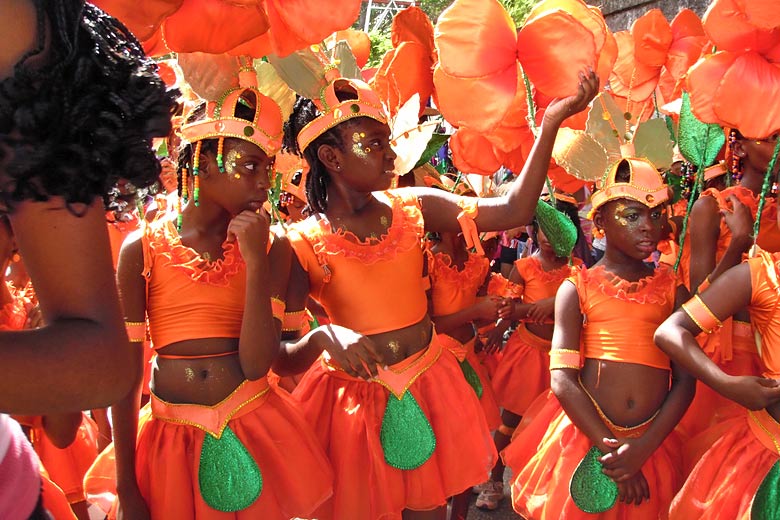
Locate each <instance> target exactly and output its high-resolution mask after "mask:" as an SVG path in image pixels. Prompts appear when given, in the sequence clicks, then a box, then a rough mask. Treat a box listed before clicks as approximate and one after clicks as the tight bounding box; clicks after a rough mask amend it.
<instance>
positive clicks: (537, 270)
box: [528, 256, 572, 285]
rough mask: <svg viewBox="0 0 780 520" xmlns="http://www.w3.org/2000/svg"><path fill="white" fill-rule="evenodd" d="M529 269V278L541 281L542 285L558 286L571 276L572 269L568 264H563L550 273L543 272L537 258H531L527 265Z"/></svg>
mask: <svg viewBox="0 0 780 520" xmlns="http://www.w3.org/2000/svg"><path fill="white" fill-rule="evenodd" d="M528 265H529V267H530V268H531V271H532V272H531V276H532V277H533V278H534V279H536V280H539V281H541V282H542V283H543V284H544V285H551V284H558V285H560V284H561V282H563V281H564V280H565V279H566V278H568V277H569V276H571V271H572V267H571V266H570V265H568V264H564V265H562V266H560V267H558V268H555V269H553V270H551V271H545V270H544V269H543V268H542V262H541V260H539V259H538V258H537V257H535V256H532V257H531V261H530V262H529V263H528Z"/></svg>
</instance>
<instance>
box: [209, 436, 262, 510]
mask: <svg viewBox="0 0 780 520" xmlns="http://www.w3.org/2000/svg"><path fill="white" fill-rule="evenodd" d="M198 484H199V485H200V494H201V496H202V497H203V500H204V501H205V502H206V503H207V504H208V505H209V506H211V507H213V508H214V509H216V510H217V511H224V512H228V513H229V512H234V511H241V510H242V509H246V508H247V507H249V506H250V505H252V503H254V501H255V500H257V498H258V497H259V496H260V493H262V491H263V475H262V474H261V473H260V468H259V467H258V466H257V463H256V462H255V460H254V459H253V458H252V455H250V454H249V452H248V451H247V449H246V447H244V445H243V444H242V443H241V441H240V440H239V439H238V437H236V434H235V433H233V431H232V430H231V429H230V427H229V426H226V427H225V430H224V431H223V432H222V436H221V437H220V438H219V439H217V438H215V437H213V436H212V435H210V434H208V433H207V434H206V435H205V436H204V438H203V447H202V448H201V451H200V464H199V467H198Z"/></svg>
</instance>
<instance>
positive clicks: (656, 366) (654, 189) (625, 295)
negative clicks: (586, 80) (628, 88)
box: [504, 159, 694, 520]
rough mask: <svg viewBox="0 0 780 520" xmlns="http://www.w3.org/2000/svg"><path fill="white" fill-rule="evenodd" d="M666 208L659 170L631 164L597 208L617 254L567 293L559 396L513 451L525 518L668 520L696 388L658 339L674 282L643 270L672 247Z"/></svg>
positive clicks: (620, 169)
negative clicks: (665, 245)
mask: <svg viewBox="0 0 780 520" xmlns="http://www.w3.org/2000/svg"><path fill="white" fill-rule="evenodd" d="M667 198H668V191H667V188H666V186H665V185H664V184H663V181H662V180H661V178H660V176H659V175H658V173H657V172H656V170H655V168H654V167H653V166H652V165H651V164H650V163H648V162H646V161H642V160H639V159H624V160H622V161H620V162H618V163H617V164H615V165H614V166H612V168H611V169H610V171H609V172H608V174H607V177H606V183H605V186H604V187H603V189H602V190H601V191H598V192H596V193H595V194H594V195H593V197H592V199H591V200H592V203H593V210H594V212H595V215H594V218H593V220H594V224H595V225H596V227H597V228H598V229H600V230H603V232H604V234H605V236H606V237H607V249H606V251H605V254H604V257H603V258H602V260H600V261H599V263H598V264H596V266H594V267H593V268H590V269H581V270H580V271H579V272H578V273H577V275H576V276H574V277H572V278H570V279H569V280H568V281H567V282H565V283H563V284H562V285H561V287H560V289H559V290H558V293H557V295H556V299H555V331H554V333H553V339H552V351H551V352H550V370H551V386H552V392H553V393H554V395H555V398H553V397H552V396H551V397H550V398H549V400H548V401H547V403H546V405H545V406H544V407H543V408H542V409H541V410H539V411H538V413H537V415H536V417H535V419H534V420H533V421H532V422H530V424H528V425H527V426H526V427H525V428H524V429H523V430H522V431H520V433H519V434H517V435H516V437H515V438H514V439H513V441H512V444H511V445H510V446H509V447H508V448H507V449H506V450H505V451H504V460H505V462H506V463H507V465H508V466H510V467H511V468H512V469H513V473H514V475H515V477H514V480H513V483H512V500H513V505H514V508H515V510H516V511H517V512H518V513H520V514H521V515H523V516H525V517H526V518H528V519H529V520H547V519H559V518H569V519H571V518H595V517H596V516H593V515H592V514H591V513H599V514H598V516H597V517H598V518H604V519H629V518H630V519H651V518H652V519H658V518H663V517H664V516H665V515H666V512H667V511H668V508H669V504H670V502H671V500H672V498H673V496H674V493H675V492H676V491H677V489H679V486H680V485H682V473H681V471H680V468H679V467H678V464H679V461H678V458H679V456H680V455H681V451H680V441H679V440H678V438H677V436H676V434H675V433H674V432H673V430H674V428H675V427H676V425H677V423H678V422H679V420H680V418H681V417H682V415H683V413H684V412H685V409H686V408H687V406H688V404H689V403H690V400H691V399H692V397H693V391H694V381H693V379H692V378H690V377H689V376H687V375H686V374H685V373H684V372H682V371H680V370H679V369H678V368H676V367H675V366H674V365H672V366H671V367H670V364H669V360H668V358H667V357H666V356H665V355H664V354H663V352H661V351H660V350H658V349H657V348H656V347H655V345H654V344H653V341H652V335H653V332H655V329H656V327H657V325H658V324H660V323H661V321H662V320H664V319H665V318H666V317H667V316H668V315H669V314H670V313H671V312H672V310H673V308H674V304H675V286H676V283H675V278H674V275H673V273H672V272H671V271H670V270H669V269H666V268H659V269H657V270H654V269H652V268H650V267H648V266H647V265H646V264H645V263H644V262H643V260H644V259H645V258H647V256H649V255H650V253H652V252H653V251H654V250H655V248H656V246H657V244H658V241H659V240H660V238H661V234H662V228H663V217H664V212H663V207H662V204H663V203H664V202H665V201H666V200H667ZM580 345H582V350H581V351H580V348H579V347H580ZM582 358H584V362H581V359H582ZM556 398H557V399H556ZM618 497H620V502H618V503H615V501H616V499H617V498H618ZM585 511H588V512H587V513H586V512H585Z"/></svg>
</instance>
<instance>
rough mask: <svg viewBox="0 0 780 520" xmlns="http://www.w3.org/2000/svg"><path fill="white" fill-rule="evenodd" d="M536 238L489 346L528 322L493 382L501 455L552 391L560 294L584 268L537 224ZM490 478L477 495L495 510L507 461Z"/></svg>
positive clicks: (514, 275)
mask: <svg viewBox="0 0 780 520" xmlns="http://www.w3.org/2000/svg"><path fill="white" fill-rule="evenodd" d="M532 238H533V241H534V243H536V244H538V245H539V249H538V250H537V251H536V252H535V253H534V254H533V255H531V256H528V257H525V258H521V259H519V260H516V261H515V263H514V267H513V268H512V271H511V272H510V274H509V282H508V284H507V287H506V289H505V290H504V291H502V294H501V296H503V297H505V298H508V299H509V301H510V303H509V305H508V306H506V308H505V309H502V310H501V313H502V316H501V320H500V321H499V323H498V325H497V326H496V329H495V330H494V331H492V332H491V333H490V336H489V339H488V340H487V343H488V345H490V344H496V343H500V342H501V341H502V338H503V335H504V332H506V330H507V328H508V327H509V324H510V323H511V322H512V321H516V320H524V321H521V323H520V324H519V325H518V328H517V330H515V331H514V332H513V333H512V335H511V336H510V337H509V339H508V340H507V342H506V345H505V346H504V351H503V357H502V358H501V361H500V362H499V364H498V368H497V369H496V373H495V375H494V376H493V379H492V381H491V383H492V385H493V390H494V391H495V393H496V396H497V397H498V402H499V404H500V405H501V407H502V408H503V412H502V414H501V420H502V425H501V426H500V427H499V428H498V430H497V431H496V433H495V434H494V436H493V438H494V441H495V443H496V450H498V451H499V453H500V452H501V451H502V450H503V449H504V448H506V447H507V446H508V445H509V442H510V441H511V439H512V434H513V433H514V431H515V429H516V428H517V425H518V424H520V419H522V416H523V414H524V413H525V411H526V409H527V408H528V406H529V405H530V404H531V403H532V402H533V401H534V399H536V398H537V397H539V396H540V395H541V394H542V393H544V392H545V391H547V390H549V389H550V340H551V339H552V333H553V324H552V318H553V311H554V309H555V307H554V306H555V293H556V292H557V291H558V287H560V285H561V283H562V282H563V281H564V280H565V279H567V278H568V277H569V276H571V275H572V274H573V272H574V267H573V265H581V264H582V260H579V259H575V260H574V264H573V265H569V258H568V257H565V256H563V257H559V256H556V254H555V250H554V249H553V247H552V245H551V244H550V241H549V240H548V239H547V236H546V235H545V234H544V232H543V231H542V230H541V229H540V228H539V224H538V222H537V221H536V220H534V222H533V236H532ZM490 477H491V478H490V481H489V482H488V484H487V485H486V486H485V487H484V489H483V490H481V491H480V494H479V497H477V507H479V508H480V509H495V508H496V507H498V502H499V501H500V500H501V499H502V498H503V496H504V464H503V463H502V462H501V461H499V462H498V463H496V466H495V467H494V468H493V471H492V473H491V476H490Z"/></svg>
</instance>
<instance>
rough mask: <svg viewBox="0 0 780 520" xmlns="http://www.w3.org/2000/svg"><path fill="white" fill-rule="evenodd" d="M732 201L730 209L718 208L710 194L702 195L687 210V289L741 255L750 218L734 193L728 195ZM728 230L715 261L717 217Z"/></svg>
mask: <svg viewBox="0 0 780 520" xmlns="http://www.w3.org/2000/svg"><path fill="white" fill-rule="evenodd" d="M729 200H731V202H732V204H734V211H733V212H727V211H724V212H721V211H720V210H719V209H718V203H717V201H716V200H715V199H714V198H713V197H702V198H700V199H699V200H697V201H696V203H694V205H693V209H692V210H691V218H690V228H691V232H690V237H691V269H690V271H691V274H690V277H691V279H690V283H691V290H692V291H695V290H696V289H697V288H698V287H699V286H700V285H701V284H702V282H704V280H705V279H706V278H707V277H708V276H709V279H710V283H711V282H712V281H714V280H715V279H716V278H718V277H719V276H720V275H722V274H723V273H725V272H726V271H727V270H728V269H730V268H732V267H734V266H735V265H737V264H739V263H740V262H741V261H742V255H743V254H744V253H746V252H747V250H748V249H749V248H750V246H751V245H752V243H753V240H752V238H751V237H750V233H751V231H752V218H751V217H750V212H749V210H748V209H747V207H746V206H745V205H744V204H742V203H741V202H739V200H737V199H736V197H734V196H730V197H729ZM721 214H722V215H723V218H725V219H726V223H727V224H728V225H729V228H730V229H731V230H732V235H731V241H730V242H729V245H728V248H727V249H726V252H725V253H724V255H723V257H722V258H721V259H720V262H718V263H717V264H716V263H715V257H716V253H717V247H718V237H719V236H720V217H721Z"/></svg>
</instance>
